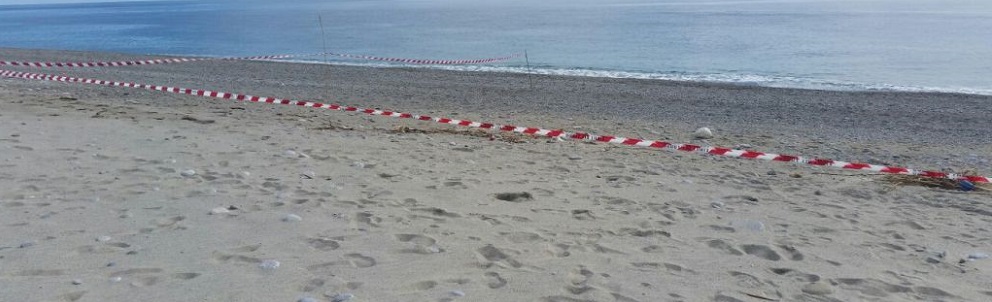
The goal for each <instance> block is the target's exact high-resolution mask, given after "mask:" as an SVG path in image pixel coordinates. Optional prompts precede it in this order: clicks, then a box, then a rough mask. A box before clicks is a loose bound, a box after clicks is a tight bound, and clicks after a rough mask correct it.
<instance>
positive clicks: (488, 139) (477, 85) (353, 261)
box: [0, 50, 992, 301]
mask: <svg viewBox="0 0 992 302" xmlns="http://www.w3.org/2000/svg"><path fill="white" fill-rule="evenodd" d="M0 57H2V58H5V59H6V58H11V59H17V58H25V59H31V58H35V59H46V60H54V59H65V60H70V59H73V58H84V57H85V58H92V59H101V60H102V59H116V58H124V57H126V56H122V55H115V54H100V53H77V52H37V51H23V50H2V51H0ZM69 74H70V75H87V76H93V77H99V78H105V79H127V80H134V81H143V82H147V83H149V84H165V85H181V86H188V87H192V88H207V89H218V90H228V91H232V92H244V93H251V94H257V95H273V96H284V97H298V98H320V99H323V100H331V101H334V102H338V103H344V104H356V105H364V106H383V108H390V109H397V110H404V111H410V112H414V113H423V114H436V115H446V116H450V117H457V118H469V119H473V120H483V121H492V122H499V123H514V124H519V125H528V126H531V125H533V126H543V127H547V128H565V129H570V130H571V129H580V130H584V131H591V132H597V133H603V134H616V135H625V136H634V137H636V136H643V137H646V138H669V139H671V140H673V141H679V142H688V141H690V136H691V132H692V130H693V129H694V128H695V127H698V126H709V127H712V128H714V131H715V133H716V135H717V137H716V138H715V139H713V140H710V141H696V142H697V143H712V144H718V145H727V146H733V145H735V144H748V145H752V146H754V148H755V149H758V150H764V151H778V152H785V151H794V152H800V153H803V154H804V155H807V154H809V155H823V156H830V157H835V158H837V159H865V160H875V161H892V162H895V163H899V164H908V165H918V166H921V167H926V168H948V169H955V170H964V169H975V170H977V171H979V172H985V174H988V173H987V172H989V171H992V169H990V168H989V165H988V159H989V155H990V154H992V152H990V150H992V146H990V144H992V140H989V139H988V132H987V131H985V130H982V129H981V128H982V127H984V129H989V127H987V126H988V124H989V123H990V121H988V119H987V117H988V116H990V115H989V114H988V110H989V109H988V107H989V106H988V104H990V103H989V101H990V97H982V96H967V95H948V94H920V93H887V92H876V93H850V92H847V93H845V92H825V91H803V90H788V89H771V88H755V87H738V86H725V85H705V84H688V83H673V82H661V81H641V80H608V79H586V78H572V77H536V79H535V87H534V88H531V87H529V83H528V81H529V80H528V78H527V77H525V76H521V75H504V74H482V73H459V72H444V71H433V70H423V69H367V68H358V67H341V66H317V65H306V64H284V63H257V62H216V63H204V64H195V65H162V66H147V67H136V68H127V69H112V70H111V69H107V70H97V71H80V72H77V71H69ZM670 91H678V95H677V96H670V95H667V94H665V93H667V92H670ZM672 93H675V92H672ZM333 96H340V97H333ZM737 96H740V97H741V98H742V100H746V103H748V104H752V105H749V106H736V105H733V104H734V103H732V102H731V101H733V100H734V99H735V97H737ZM744 96H747V98H744ZM596 100H601V102H597V101H596ZM657 100H666V101H668V100H670V101H671V102H670V103H664V102H663V103H659V102H657ZM786 100H794V101H795V102H797V103H789V102H786ZM694 102H695V104H697V105H698V106H697V105H693V104H694ZM898 102H907V103H908V104H912V106H889V105H892V104H895V103H898ZM945 102H954V104H956V105H955V106H954V107H948V108H944V107H941V106H945V105H942V104H946V103H945ZM983 102H984V103H983ZM821 103H822V104H821ZM813 104H820V105H816V106H827V105H829V106H831V107H840V108H847V109H845V110H847V111H845V112H849V113H852V114H853V115H852V117H856V118H857V119H852V120H850V121H849V123H830V121H831V120H832V119H834V118H838V119H834V120H833V121H838V120H841V119H840V118H842V117H841V116H840V115H833V114H834V113H828V111H822V110H821V111H820V112H817V111H816V110H801V108H800V107H804V106H814V105H813ZM662 105H664V106H662ZM669 105H670V106H669ZM783 106H785V108H788V109H787V110H785V111H775V110H771V108H783ZM886 106H889V107H888V108H885V107H886ZM610 108H612V109H610ZM672 108H675V109H672ZM817 108H818V109H817V110H819V109H822V108H819V107H817ZM883 109H884V110H883ZM983 110H984V111H983ZM882 111H890V112H893V113H892V114H891V115H890V116H889V117H890V118H891V120H890V121H889V122H884V121H883V120H882V119H877V118H876V119H870V118H867V116H866V115H867V114H872V113H875V114H877V113H879V112H882ZM862 112H867V113H862ZM819 113H822V115H825V116H821V114H819ZM776 114H778V115H781V116H782V118H778V117H776ZM707 116H708V117H709V118H708V119H707V118H705V117H707ZM927 116H931V117H935V118H934V119H933V120H932V121H931V120H927V121H928V122H927V123H920V122H918V121H919V120H920V119H921V118H924V117H927ZM983 117H984V119H983ZM862 118H863V119H862ZM738 124H741V125H740V126H739V127H738V126H735V125H738ZM398 129H402V130H403V131H397V130H398ZM952 129H953V130H952ZM983 131H985V132H983ZM952 134H953V135H952ZM958 134H960V135H958ZM983 135H984V136H983ZM0 150H3V152H0V223H2V227H0V288H2V289H3V290H2V293H0V300H3V301H129V300H140V301H298V300H300V299H306V298H312V299H314V301H332V300H334V299H338V300H343V299H345V298H349V297H350V299H348V301H863V300H866V301H867V300H876V301H904V300H922V301H984V300H988V299H992V290H990V288H992V278H990V273H989V272H990V271H992V260H990V259H980V258H982V257H981V256H983V254H989V253H992V249H990V246H992V245H990V243H992V239H990V238H992V234H990V230H989V225H990V224H989V222H992V206H990V205H989V203H990V202H992V197H990V196H989V195H984V194H976V193H966V192H957V191H948V190H937V189H927V188H921V187H906V186H894V185H891V184H888V183H885V182H882V181H880V179H881V178H880V177H879V176H876V175H870V174H866V173H859V172H848V171H838V170H824V169H817V168H813V167H806V166H795V165H789V164H775V163H767V162H759V161H748V160H736V159H728V158H715V157H705V156H698V155H694V154H675V153H669V152H664V151H658V150H648V149H638V148H628V147H621V146H610V145H602V144H587V143H580V142H571V141H557V140H548V139H542V138H531V137H525V136H513V135H501V134H497V135H494V136H489V135H479V134H477V133H476V132H472V131H467V130H465V129H457V128H453V127H450V126H444V125H432V124H428V123H421V122H416V121H402V120H392V119H388V118H383V117H370V116H365V115H362V114H354V113H351V114H349V113H341V112H333V111H315V110H308V109H305V108H296V107H290V106H274V105H267V104H245V103H234V102H228V101H215V100H210V99H205V98H194V97H189V96H178V95H170V94H164V93H156V92H146V91H139V90H133V89H123V88H109V87H87V86H81V85H76V84H64V83H44V82H32V81H26V80H16V79H0ZM972 153H973V154H972ZM835 155H836V156H835ZM983 160H984V162H983ZM969 255H971V256H973V257H972V258H974V259H970V260H969ZM276 263H278V266H277V267H276V266H275V264H276Z"/></svg>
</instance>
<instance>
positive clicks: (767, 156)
mask: <svg viewBox="0 0 992 302" xmlns="http://www.w3.org/2000/svg"><path fill="white" fill-rule="evenodd" d="M0 76H2V77H12V78H24V79H35V80H48V81H57V82H71V83H85V84H94V85H104V86H120V87H130V88H140V89H148V90H155V91H164V92H171V93H180V94H187V95H195V96H204V97H212V98H221V99H228V100H237V101H245V102H257V103H270V104H282V105H296V106H303V107H313V108H322V109H330V110H339V111H352V112H363V113H366V114H370V115H381V116H388V117H395V118H408V119H415V120H420V121H433V122H436V123H441V124H449V125H457V126H463V127H472V128H481V129H498V130H500V131H506V132H516V133H523V134H531V135H536V136H546V137H552V138H555V137H560V138H565V139H573V140H580V141H594V142H602V143H612V144H619V145H628V146H639V147H648V148H657V149H666V150H672V151H683V152H693V153H700V154H709V155H719V156H727V157H738V158H748V159H761V160H767V161H777V162H792V163H799V164H806V165H811V166H822V167H832V168H839V169H849V170H863V171H871V172H879V173H889V174H905V175H920V176H925V177H932V178H947V179H954V180H967V181H970V182H983V183H987V182H990V178H988V177H984V176H974V175H959V174H952V173H944V172H937V171H923V170H914V169H908V168H902V167H892V166H882V165H872V164H866V163H856V162H844V161H836V160H830V159H820V158H808V157H802V156H793V155H782V154H773V153H763V152H757V151H749V150H736V149H730V148H721V147H710V146H699V145H692V144H676V143H669V142H665V141H656V140H645V139H638V138H624V137H617V136H608V135H595V134H589V133H583V132H574V133H570V132H565V131H563V130H547V129H541V128H533V127H519V126H513V125H499V124H493V123H481V122H473V121H467V120H457V119H450V118H443V117H430V116H426V115H416V114H410V113H401V112H393V111H384V110H379V109H367V108H366V109H362V108H358V107H349V106H340V105H334V104H323V103H318V102H311V101H298V100H290V99H280V98H273V97H259V96H252V95H246V94H236V93H227V92H218V91H209V90H199V89H189V88H179V87H168V86H158V85H145V84H135V83H124V82H113V81H104V80H95V79H83V78H74V77H66V76H54V75H47V74H35V73H26V72H16V71H5V70H0Z"/></svg>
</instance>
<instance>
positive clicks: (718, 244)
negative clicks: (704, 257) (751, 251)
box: [706, 239, 744, 256]
mask: <svg viewBox="0 0 992 302" xmlns="http://www.w3.org/2000/svg"><path fill="white" fill-rule="evenodd" d="M706 246H709V247H711V248H714V249H718V250H721V251H723V252H725V253H727V254H731V255H734V256H741V255H744V253H743V252H741V251H740V250H738V249H736V248H734V247H733V246H732V245H730V244H729V243H727V242H726V241H723V240H720V239H713V240H710V241H708V242H706Z"/></svg>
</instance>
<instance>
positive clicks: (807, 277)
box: [771, 268, 820, 283]
mask: <svg viewBox="0 0 992 302" xmlns="http://www.w3.org/2000/svg"><path fill="white" fill-rule="evenodd" d="M771 271H772V273H775V274H776V275H779V276H786V277H791V278H792V279H793V280H796V281H799V282H807V283H812V282H816V281H820V276H818V275H814V274H806V273H803V272H800V271H797V270H794V269H791V268H773V269H771Z"/></svg>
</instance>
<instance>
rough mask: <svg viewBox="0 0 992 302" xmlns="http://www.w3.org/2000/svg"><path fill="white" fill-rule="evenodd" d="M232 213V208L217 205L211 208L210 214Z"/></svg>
mask: <svg viewBox="0 0 992 302" xmlns="http://www.w3.org/2000/svg"><path fill="white" fill-rule="evenodd" d="M230 213H231V210H228V209H227V208H225V207H217V208H213V209H212V210H210V215H221V214H230Z"/></svg>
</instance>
